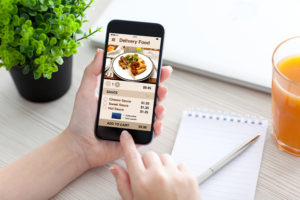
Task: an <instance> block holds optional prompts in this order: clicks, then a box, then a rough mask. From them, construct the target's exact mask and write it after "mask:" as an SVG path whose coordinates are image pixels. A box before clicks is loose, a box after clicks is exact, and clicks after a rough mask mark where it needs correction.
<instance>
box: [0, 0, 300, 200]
mask: <svg viewBox="0 0 300 200" xmlns="http://www.w3.org/2000/svg"><path fill="white" fill-rule="evenodd" d="M108 2H109V0H102V1H97V2H96V3H95V7H94V9H93V8H91V9H90V10H89V13H88V17H89V19H96V17H97V16H99V11H101V10H102V9H103V8H104V7H105V6H106V5H107V3H108ZM96 8H97V9H96ZM93 22H94V20H91V22H90V23H89V24H87V26H85V27H88V25H91V24H92V23H93ZM95 50H96V48H95V47H93V46H92V45H91V44H89V42H84V46H83V47H80V48H79V51H78V54H77V55H75V56H74V65H73V82H72V86H71V89H70V90H69V91H68V93H67V94H66V95H64V96H63V97H62V98H60V99H58V100H56V101H54V102H51V103H46V104H34V103H30V102H27V101H25V100H24V99H22V98H21V97H20V96H19V94H18V93H17V90H16V88H15V86H14V84H13V82H12V79H11V77H10V75H9V73H8V72H6V71H5V70H4V69H1V70H0V110H1V112H0V167H2V166H5V165H7V164H8V163H11V162H12V161H14V160H16V159H18V158H19V157H21V156H22V155H24V154H25V153H27V152H30V151H32V150H33V149H34V148H36V147H37V146H39V145H41V144H43V143H44V142H46V141H47V140H49V139H50V138H52V137H54V136H56V135H57V134H59V133H60V132H61V131H63V130H64V128H65V127H66V126H67V124H68V122H69V119H70V116H71V112H72V107H73V103H74V98H75V94H76V91H77V89H78V86H79V84H80V80H81V76H82V74H83V70H84V68H85V66H86V65H87V64H88V63H89V62H90V61H91V60H92V58H93V56H94V53H95ZM165 85H166V86H167V87H168V88H169V95H168V97H167V99H166V100H165V101H164V105H165V106H166V108H167V114H166V116H165V119H164V120H163V123H164V130H163V133H162V135H161V136H160V137H159V138H157V139H156V140H155V141H154V142H153V143H151V144H150V145H148V146H145V147H142V148H140V151H141V152H145V151H147V150H150V149H151V150H154V151H156V152H158V153H164V152H168V153H170V152H171V150H172V147H173V144H174V140H175V138H176V133H177V128H178V125H179V122H180V117H181V113H182V111H183V110H184V109H185V108H186V107H201V108H209V109H215V110H222V111H228V112H236V113H242V114H249V115H256V116H262V117H264V118H266V119H268V120H269V121H270V124H271V120H272V119H271V118H272V115H271V96H270V95H269V94H265V93H261V92H257V91H253V90H250V89H247V88H243V87H240V86H236V85H232V84H228V83H224V82H220V81H217V80H213V79H210V78H206V77H203V76H198V75H194V74H192V73H188V72H184V71H180V70H176V69H175V70H174V73H173V76H172V77H171V78H170V79H169V80H168V81H167V82H166V83H165ZM271 133H272V129H271V126H270V127H269V129H268V135H267V139H266V144H265V149H264V154H263V160H262V165H261V170H260V175H259V179H258V184H257V190H256V199H264V200H265V199H272V200H278V199H288V200H294V199H295V200H296V199H299V198H300V190H299V183H300V159H299V158H295V157H293V156H290V155H288V154H286V153H284V152H281V151H279V150H278V149H277V148H276V146H275V143H274V141H273V138H272V135H271ZM54 199H97V200H99V199H120V197H119V195H118V192H117V189H116V185H115V181H114V179H113V177H112V175H111V174H110V172H109V171H108V169H107V168H105V167H99V168H96V169H92V170H90V171H88V172H86V173H85V174H83V175H82V176H80V177H79V178H78V179H76V180H75V181H73V182H72V183H71V184H70V185H69V186H67V187H66V188H65V189H63V190H62V191H61V192H60V193H59V194H57V195H56V196H55V197H54Z"/></svg>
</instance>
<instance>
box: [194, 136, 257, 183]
mask: <svg viewBox="0 0 300 200" xmlns="http://www.w3.org/2000/svg"><path fill="white" fill-rule="evenodd" d="M258 137H259V135H257V136H255V137H254V138H252V139H251V140H250V141H247V142H246V143H244V144H242V145H241V146H239V147H237V148H235V149H234V150H233V151H232V152H230V153H229V154H228V155H226V156H225V157H224V158H222V159H221V160H220V161H218V162H217V163H215V164H214V165H213V166H211V167H210V168H208V169H207V170H206V171H205V172H203V173H202V174H201V175H200V176H198V177H197V181H198V184H199V185H200V184H201V183H203V182H204V181H205V180H206V179H208V178H209V177H210V176H211V175H213V174H214V173H216V172H217V171H218V170H219V169H221V168H222V167H224V166H225V165H226V164H228V163H229V162H230V161H232V160H233V159H234V158H236V157H237V156H238V155H239V154H240V153H242V152H243V151H244V150H245V149H247V148H248V147H249V146H250V144H252V143H253V142H254V141H255V140H256V139H257V138H258Z"/></svg>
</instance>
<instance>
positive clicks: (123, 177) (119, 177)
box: [109, 165, 133, 200]
mask: <svg viewBox="0 0 300 200" xmlns="http://www.w3.org/2000/svg"><path fill="white" fill-rule="evenodd" d="M109 170H110V171H111V173H112V174H113V176H114V177H115V179H116V182H117V186H118V191H119V193H120V195H121V197H122V199H123V200H132V199H133V194H132V189H131V184H130V179H129V175H128V173H127V171H126V170H125V169H124V168H123V167H121V166H118V165H112V166H111V167H110V168H109Z"/></svg>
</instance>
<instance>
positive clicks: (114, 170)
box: [109, 166, 118, 177]
mask: <svg viewBox="0 0 300 200" xmlns="http://www.w3.org/2000/svg"><path fill="white" fill-rule="evenodd" d="M109 171H110V172H111V173H112V174H113V175H114V176H115V177H116V176H117V175H118V170H117V168H116V167H115V166H111V167H110V168H109Z"/></svg>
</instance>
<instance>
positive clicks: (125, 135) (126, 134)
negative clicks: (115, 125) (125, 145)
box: [121, 131, 131, 139]
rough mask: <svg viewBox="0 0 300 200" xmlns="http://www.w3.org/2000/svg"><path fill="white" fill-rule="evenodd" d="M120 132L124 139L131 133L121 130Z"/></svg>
mask: <svg viewBox="0 0 300 200" xmlns="http://www.w3.org/2000/svg"><path fill="white" fill-rule="evenodd" d="M121 134H122V137H123V138H124V139H129V138H130V137H131V135H130V134H129V133H128V131H122V133H121Z"/></svg>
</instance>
